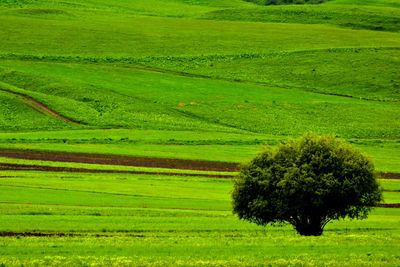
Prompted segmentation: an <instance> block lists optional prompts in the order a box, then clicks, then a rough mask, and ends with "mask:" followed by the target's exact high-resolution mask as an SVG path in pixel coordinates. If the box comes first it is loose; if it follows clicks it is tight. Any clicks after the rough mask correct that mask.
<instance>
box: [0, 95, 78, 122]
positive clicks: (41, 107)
mask: <svg viewBox="0 0 400 267" xmlns="http://www.w3.org/2000/svg"><path fill="white" fill-rule="evenodd" d="M0 91H3V92H6V93H10V94H12V95H15V96H17V97H19V98H21V99H22V101H23V102H24V103H25V104H26V105H28V106H29V107H31V108H32V109H34V110H36V111H37V112H40V113H42V114H44V115H46V116H50V117H53V118H55V119H57V120H61V121H65V122H67V123H71V124H75V125H81V124H83V123H82V122H79V121H76V120H74V119H71V118H67V117H65V116H63V115H61V114H60V113H58V112H57V111H55V110H53V109H51V108H50V107H48V106H46V105H45V104H43V103H41V102H39V101H37V100H36V99H34V98H33V97H31V96H29V95H26V94H23V93H18V92H14V91H11V90H7V89H3V88H0Z"/></svg>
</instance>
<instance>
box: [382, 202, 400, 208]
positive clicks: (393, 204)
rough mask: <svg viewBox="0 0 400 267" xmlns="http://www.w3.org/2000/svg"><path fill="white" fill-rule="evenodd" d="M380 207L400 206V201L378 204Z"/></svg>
mask: <svg viewBox="0 0 400 267" xmlns="http://www.w3.org/2000/svg"><path fill="white" fill-rule="evenodd" d="M377 207H379V208H397V209H398V208H400V203H390V204H378V205H377Z"/></svg>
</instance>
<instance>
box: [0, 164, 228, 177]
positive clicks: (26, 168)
mask: <svg viewBox="0 0 400 267" xmlns="http://www.w3.org/2000/svg"><path fill="white" fill-rule="evenodd" d="M0 170H12V171H46V172H74V173H76V172H78V173H120V174H124V173H126V174H148V175H167V176H193V177H211V178H225V179H232V178H234V177H235V176H234V175H220V174H201V173H179V172H151V171H128V170H126V171H125V170H98V169H86V168H69V167H54V166H38V165H26V164H10V163H0ZM1 178H10V176H5V177H3V176H0V179H1ZM11 178H12V177H11Z"/></svg>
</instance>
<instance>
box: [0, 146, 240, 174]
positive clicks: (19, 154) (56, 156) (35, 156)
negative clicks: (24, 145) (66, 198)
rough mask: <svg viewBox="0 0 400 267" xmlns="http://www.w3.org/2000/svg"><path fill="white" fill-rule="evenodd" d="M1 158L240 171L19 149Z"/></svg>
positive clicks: (219, 165)
mask: <svg viewBox="0 0 400 267" xmlns="http://www.w3.org/2000/svg"><path fill="white" fill-rule="evenodd" d="M0 156H1V157H9V158H18V159H28V160H46V161H60V162H77V163H92V164H107V165H123V166H136V167H153V168H169V169H187V170H202V171H227V172H233V171H238V169H239V165H238V164H237V163H231V162H218V161H206V160H187V159H166V158H150V157H149V158H147V157H135V156H123V155H110V154H92V153H72V152H47V151H34V150H19V149H0Z"/></svg>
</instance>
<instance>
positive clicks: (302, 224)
mask: <svg viewBox="0 0 400 267" xmlns="http://www.w3.org/2000/svg"><path fill="white" fill-rule="evenodd" d="M232 196H233V211H234V213H236V214H237V215H238V216H239V218H241V219H244V220H248V221H251V222H255V223H257V224H259V225H266V224H276V223H278V224H279V223H284V222H288V223H290V224H291V225H293V227H294V228H295V229H296V231H297V232H298V233H299V234H300V235H314V236H319V235H321V234H322V231H323V229H324V227H325V225H326V224H327V223H328V222H329V221H331V220H334V219H341V218H345V217H349V218H357V219H363V218H366V217H367V215H368V212H369V211H370V210H371V208H372V207H374V206H375V205H376V204H377V203H378V202H380V201H381V199H382V193H381V189H380V187H379V185H378V183H377V180H376V178H375V176H374V167H373V165H372V163H371V161H370V160H369V159H368V158H366V157H365V156H363V155H362V154H361V153H360V152H359V151H358V150H356V149H354V148H353V147H351V146H350V145H349V144H347V143H345V142H343V141H340V140H338V139H335V138H334V137H331V136H317V135H314V134H306V135H305V136H303V137H302V138H301V139H300V140H299V142H294V141H289V143H287V144H285V145H281V146H280V147H279V148H278V149H277V150H272V149H271V148H269V149H267V150H266V151H265V152H263V153H261V154H260V155H258V156H257V157H256V158H254V159H253V160H252V161H251V162H250V163H249V164H247V165H245V166H243V167H242V169H241V172H240V175H239V179H238V180H237V181H236V182H235V188H234V192H233V194H232Z"/></svg>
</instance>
